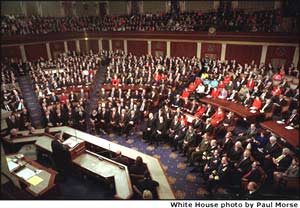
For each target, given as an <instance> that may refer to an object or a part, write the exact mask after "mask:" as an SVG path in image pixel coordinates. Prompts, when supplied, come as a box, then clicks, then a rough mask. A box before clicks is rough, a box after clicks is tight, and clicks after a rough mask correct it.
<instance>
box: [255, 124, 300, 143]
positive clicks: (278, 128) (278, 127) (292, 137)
mask: <svg viewBox="0 0 300 208" xmlns="http://www.w3.org/2000/svg"><path fill="white" fill-rule="evenodd" d="M260 125H261V126H262V127H263V128H265V129H268V130H270V131H271V132H273V133H274V134H276V135H278V136H280V137H282V138H283V139H284V140H286V141H287V142H288V143H290V144H291V145H293V146H294V147H297V146H299V130H298V129H291V130H288V129H286V128H285V125H284V124H278V123H277V122H276V121H264V122H262V123H260Z"/></svg>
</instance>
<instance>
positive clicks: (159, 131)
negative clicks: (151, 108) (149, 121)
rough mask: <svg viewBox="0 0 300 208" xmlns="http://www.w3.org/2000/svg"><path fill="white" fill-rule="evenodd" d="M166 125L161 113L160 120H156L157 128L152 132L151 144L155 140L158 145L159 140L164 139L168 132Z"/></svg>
mask: <svg viewBox="0 0 300 208" xmlns="http://www.w3.org/2000/svg"><path fill="white" fill-rule="evenodd" d="M165 126H166V125H165V121H164V117H163V116H162V115H161V116H159V118H158V121H157V122H156V125H155V129H154V131H153V132H152V135H151V142H150V144H153V142H155V143H156V145H157V146H158V144H159V142H160V141H162V140H163V137H164V135H165V134H166V132H165V131H166V128H165Z"/></svg>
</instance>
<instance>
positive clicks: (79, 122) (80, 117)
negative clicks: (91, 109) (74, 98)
mask: <svg viewBox="0 0 300 208" xmlns="http://www.w3.org/2000/svg"><path fill="white" fill-rule="evenodd" d="M75 123H76V126H77V128H78V129H79V130H81V131H85V130H86V122H85V112H84V111H83V109H82V107H79V108H78V112H77V113H76V117H75Z"/></svg>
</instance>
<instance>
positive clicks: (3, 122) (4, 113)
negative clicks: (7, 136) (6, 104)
mask: <svg viewBox="0 0 300 208" xmlns="http://www.w3.org/2000/svg"><path fill="white" fill-rule="evenodd" d="M11 113H12V111H6V110H3V109H1V131H3V130H5V129H7V123H6V118H8V117H9V115H10V114H11Z"/></svg>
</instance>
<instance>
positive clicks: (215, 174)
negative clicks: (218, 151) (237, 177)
mask: <svg viewBox="0 0 300 208" xmlns="http://www.w3.org/2000/svg"><path fill="white" fill-rule="evenodd" d="M229 173H230V168H229V162H228V160H227V157H222V159H221V164H220V165H219V166H218V168H217V169H216V170H213V171H212V172H211V174H210V175H209V177H208V181H207V182H206V188H207V191H208V193H209V194H210V195H211V194H212V193H213V192H214V191H215V190H216V188H218V186H220V185H222V186H224V185H226V183H228V178H229Z"/></svg>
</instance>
